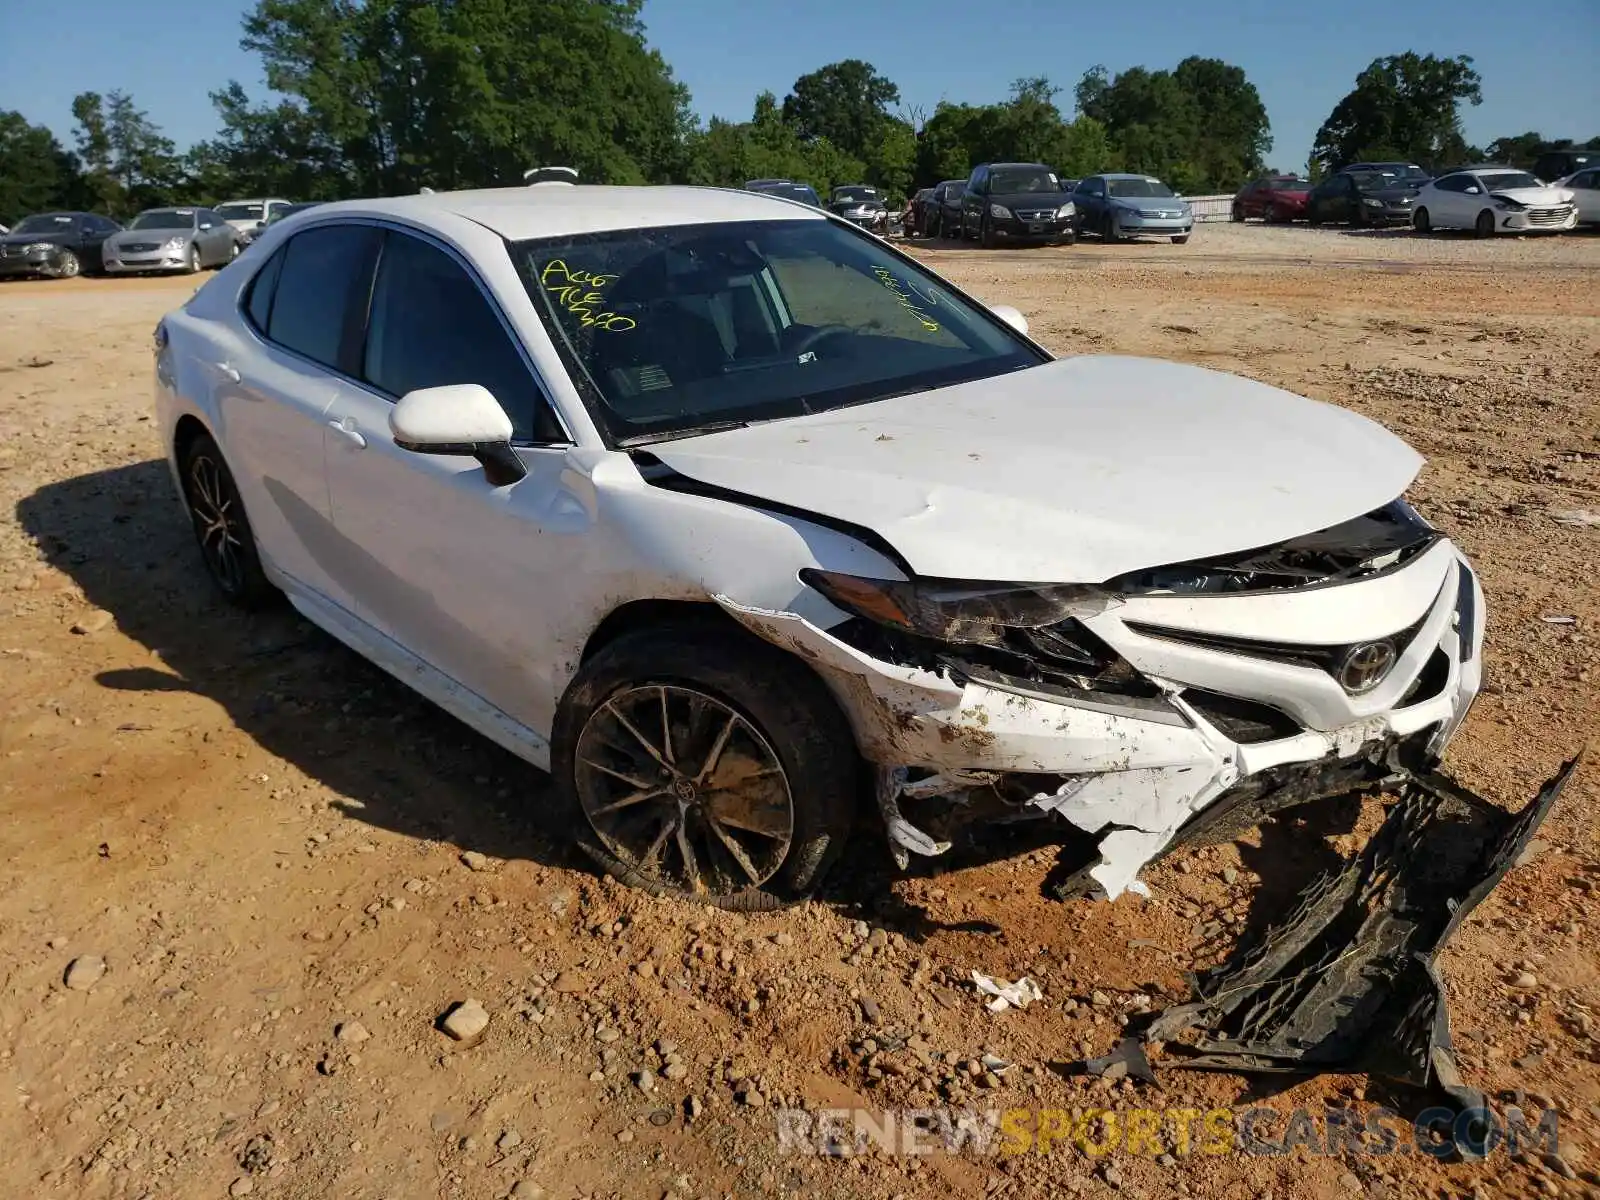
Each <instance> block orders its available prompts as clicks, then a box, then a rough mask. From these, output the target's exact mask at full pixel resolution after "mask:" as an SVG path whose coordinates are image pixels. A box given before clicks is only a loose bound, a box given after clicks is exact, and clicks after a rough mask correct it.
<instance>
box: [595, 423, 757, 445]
mask: <svg viewBox="0 0 1600 1200" xmlns="http://www.w3.org/2000/svg"><path fill="white" fill-rule="evenodd" d="M766 419H767V420H769V421H777V420H782V418H781V417H768V418H766ZM761 423H762V422H761V421H759V420H754V421H707V422H705V423H704V424H703V425H691V426H690V427H689V428H687V429H668V430H662V431H661V432H660V433H635V434H633V435H631V436H629V437H625V438H618V439H617V445H618V446H646V445H650V444H652V443H654V442H675V441H677V440H678V439H679V438H687V437H699V436H700V435H701V434H702V433H723V432H725V431H727V430H729V429H748V428H749V427H750V426H752V425H760V424H761Z"/></svg>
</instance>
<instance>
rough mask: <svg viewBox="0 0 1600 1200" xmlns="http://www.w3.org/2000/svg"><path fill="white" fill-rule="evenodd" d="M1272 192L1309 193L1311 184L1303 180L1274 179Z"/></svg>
mask: <svg viewBox="0 0 1600 1200" xmlns="http://www.w3.org/2000/svg"><path fill="white" fill-rule="evenodd" d="M1272 190H1273V191H1275V192H1309V191H1310V190H1311V184H1310V183H1308V182H1307V181H1306V180H1304V179H1274V180H1273V181H1272Z"/></svg>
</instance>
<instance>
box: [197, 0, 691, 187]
mask: <svg viewBox="0 0 1600 1200" xmlns="http://www.w3.org/2000/svg"><path fill="white" fill-rule="evenodd" d="M640 4H641V0H365V2H364V3H361V4H355V3H353V2H352V0H258V3H257V5H256V7H255V9H254V11H253V12H251V13H250V15H248V16H247V17H246V18H245V23H244V28H245V36H244V39H243V41H242V43H241V44H242V45H243V46H244V48H245V49H247V50H253V51H255V52H256V53H258V54H260V55H261V58H262V62H263V65H264V67H265V74H266V80H267V85H268V87H270V88H271V89H272V90H274V91H275V92H278V93H280V94H281V95H282V96H283V97H285V100H284V101H282V102H280V103H279V104H277V105H275V106H273V107H271V108H261V109H249V108H246V109H245V110H243V111H242V112H239V113H236V114H235V119H234V123H233V128H232V137H233V139H234V141H235V142H236V143H237V145H236V146H235V150H236V151H237V152H238V153H241V154H245V153H248V154H249V155H251V156H257V155H258V154H259V152H260V150H261V149H262V148H263V147H266V146H274V145H277V146H288V147H292V148H294V149H295V152H296V154H297V155H298V156H299V157H298V158H297V161H298V162H299V163H300V164H301V166H302V167H303V168H304V169H305V170H306V171H308V172H319V171H322V170H325V169H327V168H328V167H330V166H331V168H332V169H333V170H335V171H336V172H337V177H336V179H337V189H338V191H339V192H340V193H341V194H347V195H348V194H367V195H374V194H378V195H381V194H394V193H396V192H415V191H417V190H418V189H419V188H421V187H422V186H424V185H426V186H429V187H433V188H439V189H443V188H459V187H472V186H482V185H486V184H497V183H498V184H505V183H515V182H519V181H520V180H521V177H522V172H523V171H524V170H526V169H527V168H528V167H530V166H535V165H539V164H552V163H559V164H562V165H567V166H572V167H575V168H577V170H578V172H579V175H580V177H581V178H583V179H585V180H592V181H595V182H609V183H649V182H663V181H665V180H667V179H670V178H677V177H682V175H683V174H684V173H685V172H686V170H687V165H688V164H687V159H686V158H685V152H686V146H685V135H686V134H687V133H688V131H689V128H690V125H691V117H690V113H689V107H688V101H689V97H688V93H687V91H686V90H685V89H684V88H683V86H682V85H681V84H680V83H678V82H677V81H675V80H674V79H673V77H672V72H671V70H670V69H669V68H668V66H667V64H666V62H665V61H664V60H663V59H662V58H661V56H660V55H659V54H658V53H657V52H655V51H653V50H650V49H649V48H648V47H647V46H646V45H645V43H644V31H643V25H642V24H641V22H640V20H639V10H640ZM229 95H232V92H231V90H230V92H229ZM224 115H225V119H226V114H224ZM225 140H226V139H225ZM247 148H248V149H247ZM257 161H258V163H259V159H257ZM324 186H325V187H329V188H331V187H333V186H334V184H333V183H332V182H327V183H325V184H324Z"/></svg>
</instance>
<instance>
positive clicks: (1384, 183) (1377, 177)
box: [1350, 171, 1409, 192]
mask: <svg viewBox="0 0 1600 1200" xmlns="http://www.w3.org/2000/svg"><path fill="white" fill-rule="evenodd" d="M1350 178H1351V179H1353V180H1355V184H1356V187H1358V188H1360V189H1361V190H1362V191H1363V192H1381V191H1383V189H1384V188H1395V187H1407V186H1409V185H1408V184H1407V183H1405V182H1403V181H1402V180H1401V179H1400V177H1399V176H1398V175H1391V174H1390V173H1389V172H1387V171H1382V172H1380V171H1362V172H1360V173H1359V174H1356V175H1352V176H1350Z"/></svg>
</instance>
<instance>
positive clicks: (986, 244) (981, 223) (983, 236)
mask: <svg viewBox="0 0 1600 1200" xmlns="http://www.w3.org/2000/svg"><path fill="white" fill-rule="evenodd" d="M978 245H980V246H982V247H983V248H984V249H985V250H993V249H994V247H995V238H994V224H993V222H991V221H990V220H989V216H988V214H987V213H986V214H984V215H983V216H982V217H980V218H979V219H978Z"/></svg>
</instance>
